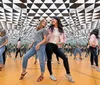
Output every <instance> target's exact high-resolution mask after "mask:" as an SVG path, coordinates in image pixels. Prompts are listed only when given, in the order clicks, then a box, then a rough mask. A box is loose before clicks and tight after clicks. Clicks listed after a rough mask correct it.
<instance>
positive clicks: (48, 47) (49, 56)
mask: <svg viewBox="0 0 100 85" xmlns="http://www.w3.org/2000/svg"><path fill="white" fill-rule="evenodd" d="M46 54H47V68H48V71H49V73H50V75H52V66H51V61H52V54H53V45H52V44H51V43H48V44H47V45H46Z"/></svg>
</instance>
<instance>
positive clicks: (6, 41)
mask: <svg viewBox="0 0 100 85" xmlns="http://www.w3.org/2000/svg"><path fill="white" fill-rule="evenodd" d="M7 43H8V39H6V40H5V42H4V43H3V44H2V45H1V46H0V47H3V46H5V45H6V44H7Z"/></svg>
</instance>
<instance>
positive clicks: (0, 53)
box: [0, 47, 5, 71]
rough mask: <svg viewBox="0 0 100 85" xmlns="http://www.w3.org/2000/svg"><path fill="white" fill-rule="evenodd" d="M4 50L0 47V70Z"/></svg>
mask: <svg viewBox="0 0 100 85" xmlns="http://www.w3.org/2000/svg"><path fill="white" fill-rule="evenodd" d="M4 51H5V47H1V48H0V71H1V69H2V67H3V52H4Z"/></svg>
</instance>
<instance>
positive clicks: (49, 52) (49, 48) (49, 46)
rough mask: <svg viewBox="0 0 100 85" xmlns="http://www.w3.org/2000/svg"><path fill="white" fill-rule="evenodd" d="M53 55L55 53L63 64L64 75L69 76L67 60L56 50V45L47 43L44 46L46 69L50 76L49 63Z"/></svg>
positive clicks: (50, 68)
mask: <svg viewBox="0 0 100 85" xmlns="http://www.w3.org/2000/svg"><path fill="white" fill-rule="evenodd" d="M53 53H55V54H56V55H57V56H59V57H60V58H61V59H62V60H63V64H64V67H65V70H66V73H67V74H70V69H69V63H68V58H67V57H66V56H65V54H64V53H63V52H61V51H60V50H59V49H58V46H57V45H56V44H53V43H47V45H46V54H47V68H48V70H49V73H50V75H52V66H51V61H52V54H53Z"/></svg>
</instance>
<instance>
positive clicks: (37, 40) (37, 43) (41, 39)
mask: <svg viewBox="0 0 100 85" xmlns="http://www.w3.org/2000/svg"><path fill="white" fill-rule="evenodd" d="M45 26H46V20H44V19H43V20H41V21H40V24H39V26H38V27H37V30H36V32H35V34H34V42H33V43H32V44H31V46H30V47H31V48H30V49H29V50H28V51H27V52H26V54H25V56H24V58H23V63H22V67H23V70H22V73H21V77H20V80H21V79H23V78H24V76H25V75H26V73H27V72H26V68H27V62H28V59H29V58H31V57H32V56H34V55H35V54H37V56H38V58H39V62H40V69H41V75H40V77H39V78H38V79H37V82H40V81H42V80H43V78H44V76H43V75H44V71H45V63H44V62H45V60H44V59H45V42H46V34H47V33H46V30H45Z"/></svg>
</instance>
